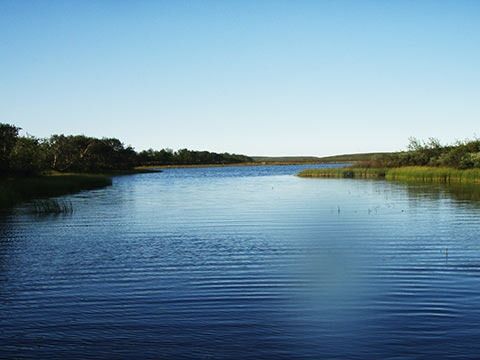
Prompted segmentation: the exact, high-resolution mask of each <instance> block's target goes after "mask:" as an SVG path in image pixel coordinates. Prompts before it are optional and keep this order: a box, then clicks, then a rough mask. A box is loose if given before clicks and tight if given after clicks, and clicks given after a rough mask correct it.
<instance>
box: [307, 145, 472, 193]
mask: <svg viewBox="0 0 480 360" xmlns="http://www.w3.org/2000/svg"><path fill="white" fill-rule="evenodd" d="M345 156H347V155H345ZM345 156H344V157H345ZM298 176H300V177H314V178H328V177H332V178H364V179H365V178H369V179H386V180H400V181H417V182H418V181H421V182H428V183H433V182H436V183H446V184H450V183H459V184H480V140H479V139H475V140H470V141H461V142H457V143H455V144H453V145H441V144H440V142H439V141H438V140H436V139H430V140H429V141H428V142H422V141H419V140H417V139H414V138H412V139H410V145H409V146H408V149H407V151H402V152H396V153H383V154H374V155H372V156H371V157H370V158H368V159H364V160H362V161H357V162H355V164H354V165H353V166H350V167H345V168H336V169H307V170H304V171H301V172H300V173H299V174H298Z"/></svg>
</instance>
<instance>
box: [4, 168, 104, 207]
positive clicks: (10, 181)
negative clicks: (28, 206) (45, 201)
mask: <svg viewBox="0 0 480 360" xmlns="http://www.w3.org/2000/svg"><path fill="white" fill-rule="evenodd" d="M110 185H112V179H111V178H110V177H109V176H106V175H92V174H61V175H48V176H32V177H11V178H4V179H1V180H0V209H3V210H5V209H8V208H11V207H13V206H15V205H17V204H19V203H22V202H25V201H30V200H34V199H42V198H49V197H55V196H62V195H67V194H73V193H77V192H80V191H83V190H94V189H99V188H103V187H106V186H110Z"/></svg>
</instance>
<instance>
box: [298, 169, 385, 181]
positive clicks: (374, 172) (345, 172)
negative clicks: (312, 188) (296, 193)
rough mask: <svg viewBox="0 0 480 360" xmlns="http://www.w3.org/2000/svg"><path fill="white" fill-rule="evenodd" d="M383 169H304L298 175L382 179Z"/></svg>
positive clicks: (383, 175) (383, 176)
mask: <svg viewBox="0 0 480 360" xmlns="http://www.w3.org/2000/svg"><path fill="white" fill-rule="evenodd" d="M385 172H386V170H385V169H380V168H356V167H346V168H336V169H306V170H303V171H301V172H300V173H299V174H298V176H300V177H313V178H350V179H353V178H363V179H382V178H385Z"/></svg>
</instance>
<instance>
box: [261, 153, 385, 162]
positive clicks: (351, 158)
mask: <svg viewBox="0 0 480 360" xmlns="http://www.w3.org/2000/svg"><path fill="white" fill-rule="evenodd" d="M388 154H392V153H389V152H377V153H360V154H342V155H333V156H323V157H319V156H252V159H253V160H254V161H255V162H265V163H335V162H357V161H368V160H371V159H372V158H374V157H378V156H382V155H388Z"/></svg>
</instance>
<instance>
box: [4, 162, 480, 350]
mask: <svg viewBox="0 0 480 360" xmlns="http://www.w3.org/2000/svg"><path fill="white" fill-rule="evenodd" d="M301 168H302V167H300V166H272V167H226V168H202V169H168V170H165V171H164V172H162V173H156V174H141V175H134V176H124V177H116V178H115V179H114V184H113V186H112V187H110V188H106V189H101V190H95V191H90V192H83V193H80V194H77V195H74V196H69V197H66V198H67V199H69V200H71V201H72V204H73V207H74V209H75V212H74V213H73V214H72V215H70V216H57V217H53V216H47V217H37V216H32V215H30V214H28V206H23V207H20V208H17V209H15V211H13V212H12V213H11V214H4V215H3V216H2V218H1V220H0V358H33V357H36V358H49V359H55V358H59V359H60V358H70V359H75V358H82V359H85V358H92V359H93V358H94V359H102V358H105V359H107V358H116V359H120V358H124V359H131V358H155V359H224V358H229V359H332V358H338V359H346V358H349V359H443V358H445V359H447V358H451V359H462V358H475V356H476V355H477V354H480V328H479V327H478V324H480V306H478V304H479V303H480V278H479V276H480V241H479V235H478V234H479V230H480V217H479V214H480V205H479V203H478V202H477V200H476V199H477V198H478V196H477V195H478V190H472V189H468V188H458V187H457V188H444V187H440V186H425V185H408V184H399V183H389V182H384V181H368V180H349V179H302V178H298V177H296V176H293V175H294V174H296V173H297V172H298V171H299V170H300V169H301ZM476 192H477V193H476Z"/></svg>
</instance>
